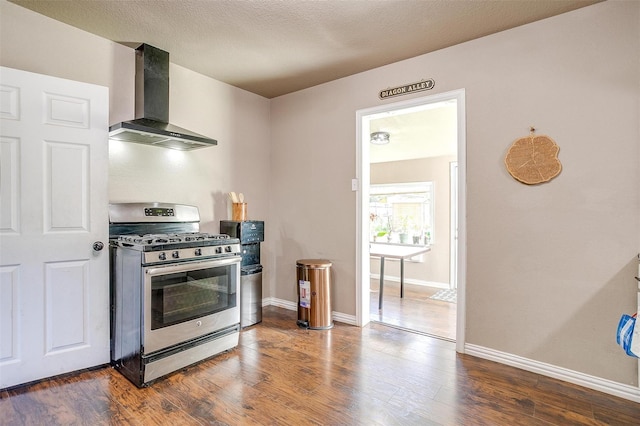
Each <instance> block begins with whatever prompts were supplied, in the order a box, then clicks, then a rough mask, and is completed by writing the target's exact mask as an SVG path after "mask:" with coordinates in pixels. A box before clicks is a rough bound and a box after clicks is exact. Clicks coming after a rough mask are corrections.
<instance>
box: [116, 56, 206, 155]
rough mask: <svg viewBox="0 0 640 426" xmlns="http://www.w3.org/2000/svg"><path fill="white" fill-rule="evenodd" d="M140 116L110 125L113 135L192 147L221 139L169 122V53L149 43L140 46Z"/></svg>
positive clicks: (184, 148)
mask: <svg viewBox="0 0 640 426" xmlns="http://www.w3.org/2000/svg"><path fill="white" fill-rule="evenodd" d="M135 78H136V85H135V86H136V93H135V102H136V119H135V120H130V121H123V122H122V123H118V124H114V125H113V126H111V127H109V139H113V140H118V141H122V142H133V143H139V144H144V145H153V146H158V147H162V148H170V149H176V150H180V151H189V150H193V149H198V148H206V147H208V146H213V145H217V144H218V141H216V140H215V139H211V138H208V137H206V136H202V135H199V134H197V133H194V132H191V131H189V130H186V129H183V128H181V127H178V126H175V125H173V124H169V53H167V52H165V51H164V50H161V49H158V48H156V47H153V46H149V45H148V44H142V45H140V46H139V47H138V48H137V49H136V77H135Z"/></svg>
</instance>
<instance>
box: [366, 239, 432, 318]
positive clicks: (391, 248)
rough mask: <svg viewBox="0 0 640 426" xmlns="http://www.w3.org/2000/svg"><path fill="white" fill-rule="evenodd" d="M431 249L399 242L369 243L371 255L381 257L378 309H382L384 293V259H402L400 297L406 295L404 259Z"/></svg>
mask: <svg viewBox="0 0 640 426" xmlns="http://www.w3.org/2000/svg"><path fill="white" fill-rule="evenodd" d="M430 250H431V246H409V245H398V244H376V243H371V244H369V255H370V256H372V257H379V258H380V297H379V300H378V310H380V309H382V294H383V292H384V259H385V258H387V257H389V258H392V259H400V297H401V298H402V297H404V260H405V259H411V258H412V257H415V256H417V255H419V254H422V253H426V252H428V251H430Z"/></svg>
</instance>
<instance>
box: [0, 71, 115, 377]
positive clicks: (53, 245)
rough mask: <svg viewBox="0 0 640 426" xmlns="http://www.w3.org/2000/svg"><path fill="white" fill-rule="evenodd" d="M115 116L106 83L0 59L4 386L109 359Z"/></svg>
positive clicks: (0, 355)
mask: <svg viewBox="0 0 640 426" xmlns="http://www.w3.org/2000/svg"><path fill="white" fill-rule="evenodd" d="M108 115H109V92H108V89H107V88H106V87H100V86H95V85H91V84H86V83H80V82H74V81H70V80H63V79H59V78H54V77H49V76H44V75H40V74H34V73H29V72H25V71H19V70H15V69H11V68H5V67H0V388H5V387H9V386H14V385H17V384H21V383H25V382H29V381H32V380H38V379H41V378H45V377H50V376H54V375H58V374H62V373H66V372H70V371H75V370H79V369H82V368H87V367H92V366H96V365H100V364H104V363H108V362H109V252H108V247H107V246H108V232H109V231H108V210H107V206H108V199H107V197H108V193H107V189H108V187H107V175H108V162H109V159H108V135H107V134H108ZM95 242H99V243H102V244H104V246H105V248H104V249H103V250H101V251H99V250H94V247H93V246H94V243H95ZM96 248H99V247H98V246H96Z"/></svg>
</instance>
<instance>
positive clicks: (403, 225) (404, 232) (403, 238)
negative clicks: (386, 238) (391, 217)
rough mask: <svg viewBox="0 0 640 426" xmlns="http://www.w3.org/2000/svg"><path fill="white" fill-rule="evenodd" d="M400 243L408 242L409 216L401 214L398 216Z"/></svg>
mask: <svg viewBox="0 0 640 426" xmlns="http://www.w3.org/2000/svg"><path fill="white" fill-rule="evenodd" d="M398 237H399V238H400V243H401V244H407V243H408V242H409V217H408V216H402V217H401V218H400V232H399V233H398Z"/></svg>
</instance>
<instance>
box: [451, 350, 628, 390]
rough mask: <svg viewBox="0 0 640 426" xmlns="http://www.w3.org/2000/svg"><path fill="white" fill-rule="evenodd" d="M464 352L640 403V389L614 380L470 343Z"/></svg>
mask: <svg viewBox="0 0 640 426" xmlns="http://www.w3.org/2000/svg"><path fill="white" fill-rule="evenodd" d="M464 352H465V353H466V354H468V355H473V356H477V357H478V358H483V359H488V360H489V361H495V362H499V363H501V364H506V365H510V366H512V367H516V368H520V369H522V370H526V371H531V372H533V373H537V374H541V375H543V376H547V377H552V378H554V379H559V380H562V381H565V382H569V383H573V384H575V385H580V386H584V387H585V388H589V389H594V390H597V391H600V392H604V393H607V394H610V395H614V396H618V397H620V398H624V399H628V400H630V401H634V402H640V388H639V387H635V386H630V385H625V384H622V383H618V382H614V381H612V380H607V379H602V378H600V377H595V376H591V375H588V374H584V373H580V372H578V371H573V370H569V369H566V368H563V367H558V366H555V365H552V364H547V363H544V362H540V361H534V360H531V359H528V358H523V357H520V356H518V355H513V354H509V353H506V352H500V351H496V350H494V349H489V348H485V347H482V346H477V345H472V344H468V343H467V344H465V345H464Z"/></svg>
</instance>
